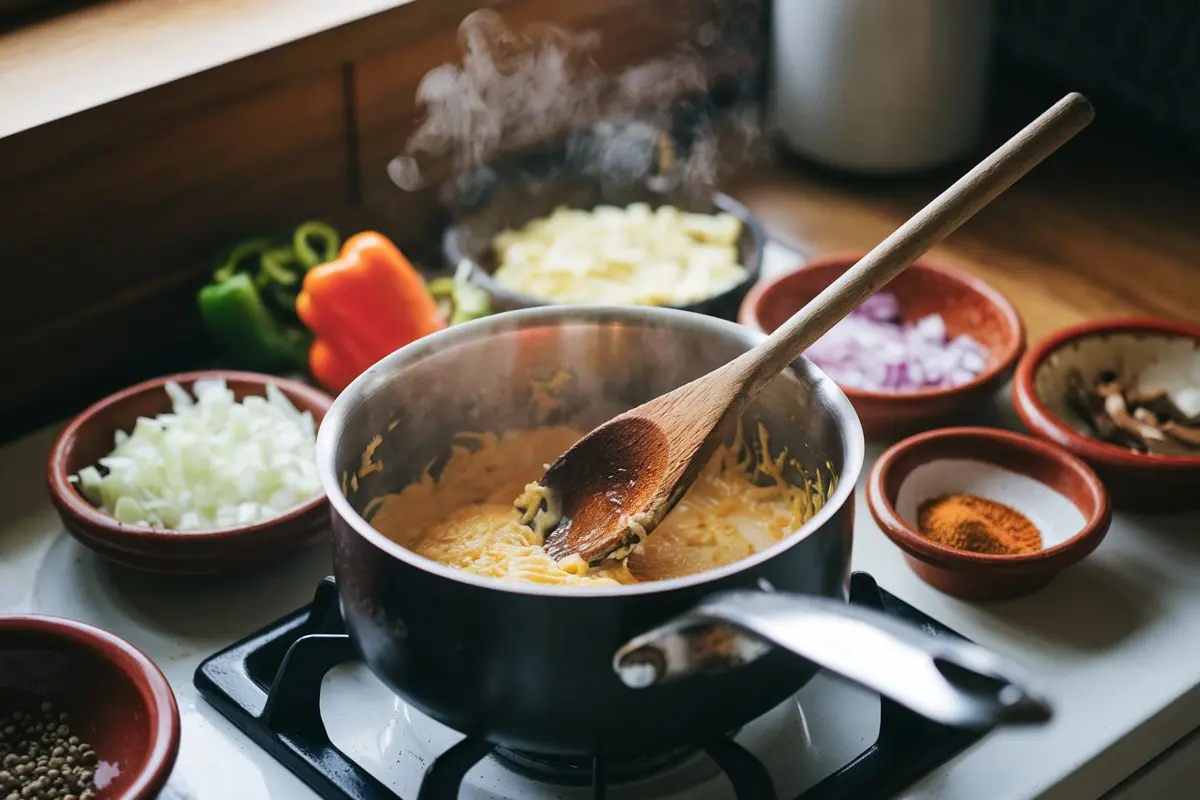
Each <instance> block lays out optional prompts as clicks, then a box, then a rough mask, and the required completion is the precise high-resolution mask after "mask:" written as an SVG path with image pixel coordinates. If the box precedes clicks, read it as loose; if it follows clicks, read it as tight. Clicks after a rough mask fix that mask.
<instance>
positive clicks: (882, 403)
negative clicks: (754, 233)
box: [738, 253, 1025, 441]
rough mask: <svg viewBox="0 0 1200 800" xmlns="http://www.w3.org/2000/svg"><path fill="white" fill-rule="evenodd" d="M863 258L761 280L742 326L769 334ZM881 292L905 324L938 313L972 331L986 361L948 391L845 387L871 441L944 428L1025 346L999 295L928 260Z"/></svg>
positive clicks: (990, 390)
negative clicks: (892, 298)
mask: <svg viewBox="0 0 1200 800" xmlns="http://www.w3.org/2000/svg"><path fill="white" fill-rule="evenodd" d="M863 255H865V254H864V253H838V254H833V255H826V256H821V257H819V258H816V259H813V260H812V261H809V262H807V263H806V264H804V265H803V266H801V267H800V268H799V269H796V270H794V271H792V272H789V273H787V274H784V275H781V276H779V277H778V278H776V279H775V280H772V281H764V282H762V283H759V284H758V285H756V286H755V287H754V288H753V289H751V290H750V292H749V294H747V295H746V299H745V300H744V301H742V307H741V311H740V313H739V314H738V321H739V322H740V323H742V324H743V325H746V326H747V327H750V328H753V329H755V330H758V331H762V332H764V333H771V332H772V331H774V330H775V329H776V328H778V327H779V326H780V325H782V324H783V323H784V322H785V321H786V320H787V319H788V318H789V317H791V316H792V314H794V313H796V312H797V311H798V310H800V308H801V307H803V306H804V305H805V304H806V303H808V301H810V300H812V299H813V298H814V297H816V296H817V295H818V294H820V293H821V291H822V290H823V289H825V287H827V286H828V285H829V284H831V283H833V282H834V281H835V280H836V279H837V278H838V277H839V276H840V275H841V274H842V273H843V272H845V271H846V270H847V269H849V268H850V267H851V266H853V265H854V264H855V263H857V261H858V259H859V258H861V257H862V256H863ZM882 291H885V292H890V293H891V294H894V295H895V296H896V299H897V300H898V301H899V304H900V314H901V316H902V317H903V319H904V321H905V322H906V323H907V322H915V321H917V320H919V319H920V318H922V317H924V316H928V315H929V314H940V315H941V316H942V318H943V319H944V320H945V322H946V329H947V332H948V334H949V335H950V336H951V337H954V336H957V335H959V334H962V333H966V334H970V335H971V336H972V337H974V339H975V340H976V341H978V342H979V343H980V344H981V345H983V346H984V347H985V348H987V351H988V361H987V365H986V366H985V367H984V370H983V372H981V373H980V374H979V375H978V376H976V377H975V379H974V380H972V381H970V382H969V383H965V384H963V385H961V386H955V387H953V388H949V389H926V390H922V391H917V392H872V391H867V390H864V389H855V388H852V387H847V386H842V387H841V389H842V391H843V392H845V393H846V397H848V398H849V399H850V402H851V404H853V406H854V410H855V411H857V412H858V417H859V419H860V420H862V426H863V433H864V434H865V435H866V437H867V438H868V439H873V440H876V441H881V440H883V441H886V440H894V439H896V438H898V437H900V436H905V435H907V434H910V433H914V432H916V431H920V430H926V429H928V428H931V427H934V426H937V425H943V424H945V423H946V421H947V418H949V417H953V416H954V415H955V414H958V413H960V412H962V411H964V410H965V409H967V408H969V407H971V406H972V405H974V404H976V403H978V402H980V401H982V400H985V399H987V398H988V397H990V396H991V395H993V394H995V393H996V392H997V391H998V390H999V389H1000V387H1002V386H1003V385H1004V383H1005V382H1006V381H1008V379H1009V377H1010V376H1011V375H1012V372H1013V368H1014V367H1015V365H1016V363H1017V359H1018V358H1020V356H1021V353H1022V352H1023V351H1024V349H1025V327H1024V325H1023V324H1022V323H1021V318H1020V316H1018V314H1017V311H1016V309H1015V308H1013V305H1012V303H1010V302H1009V301H1008V300H1007V299H1006V298H1005V297H1004V295H1002V294H1000V292H998V291H996V290H995V289H993V288H992V287H991V286H988V285H987V284H986V283H984V282H983V281H981V280H979V279H978V278H975V277H973V276H971V275H968V274H966V273H964V272H960V271H958V270H954V269H950V268H949V267H943V266H939V265H937V264H935V263H932V262H929V261H924V260H920V261H916V262H914V263H913V264H912V266H910V267H909V268H908V269H906V270H904V272H901V273H900V275H899V276H897V277H896V278H895V279H894V280H893V281H892V282H891V283H889V284H888V285H887V286H886V287H885V288H884V289H883V290H882Z"/></svg>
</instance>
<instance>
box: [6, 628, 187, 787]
mask: <svg viewBox="0 0 1200 800" xmlns="http://www.w3.org/2000/svg"><path fill="white" fill-rule="evenodd" d="M0 698H2V700H0V703H2V705H0V713H4V714H5V716H7V714H8V713H10V712H11V711H13V710H22V711H39V709H40V704H41V703H42V702H49V703H51V704H52V706H53V709H54V711H55V712H56V713H59V712H62V713H66V714H67V715H68V717H69V718H68V720H67V723H66V724H67V725H69V726H70V728H71V734H72V735H75V736H78V737H79V738H80V740H82V742H84V743H87V744H88V745H91V747H92V749H93V750H94V751H95V753H96V756H97V758H98V760H99V762H102V764H103V765H104V766H101V765H100V764H98V765H97V766H98V769H97V770H96V777H97V783H98V784H99V783H101V782H102V781H103V782H104V785H103V786H100V787H98V788H100V792H99V796H100V797H102V798H105V799H106V800H143V799H144V798H152V797H156V796H157V795H158V792H159V790H160V789H162V787H163V785H164V784H165V783H166V782H167V778H168V777H169V776H170V774H171V769H172V767H174V765H175V757H176V755H177V754H178V753H179V710H178V708H177V707H176V705H175V695H174V693H173V692H172V691H171V686H170V684H168V683H167V679H166V678H165V677H163V674H162V672H161V671H160V670H159V669H158V667H156V666H155V665H154V662H153V661H151V660H150V659H149V658H147V657H146V656H145V655H144V654H143V653H142V652H141V651H140V650H138V649H137V648H136V647H134V646H133V645H131V644H129V643H128V642H126V641H124V640H123V639H119V638H118V637H116V636H113V635H112V634H111V633H108V632H106V631H102V630H100V629H99V628H94V627H92V626H91V625H85V624H83V623H82V622H75V621H73V620H68V619H60V618H58V617H47V616H38V615H13V616H0Z"/></svg>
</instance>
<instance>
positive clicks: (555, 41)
mask: <svg viewBox="0 0 1200 800" xmlns="http://www.w3.org/2000/svg"><path fill="white" fill-rule="evenodd" d="M729 1H730V0H723V2H729ZM734 2H735V4H736V2H737V0H734ZM742 4H743V5H747V4H746V3H745V1H744V0H743V1H742ZM749 5H754V4H753V3H751V4H749ZM718 38H719V31H718V28H717V26H716V24H714V23H712V22H709V23H707V24H705V25H703V26H701V28H700V31H699V33H698V34H697V36H696V41H695V42H694V43H685V44H683V45H681V46H680V47H679V48H678V51H677V52H674V53H671V54H669V55H668V56H665V57H663V58H661V59H657V60H654V61H650V62H646V63H641V64H637V65H635V66H632V67H630V68H628V69H626V70H624V71H621V72H619V73H617V74H613V75H609V74H606V73H604V72H603V71H602V70H601V69H600V68H599V67H598V66H597V64H596V62H595V60H594V55H595V54H596V52H597V51H598V49H599V47H600V45H601V37H600V36H599V35H598V34H597V33H595V32H592V31H585V32H579V33H577V32H570V31H567V30H564V29H562V28H558V27H554V26H550V25H537V26H529V27H527V28H524V29H522V30H520V31H514V30H512V29H510V28H509V27H508V26H507V25H506V24H505V22H504V20H503V19H502V18H501V16H500V15H499V14H498V13H496V12H495V11H492V10H487V9H484V10H479V11H475V12H473V13H472V14H470V15H469V16H468V17H467V18H466V19H464V20H463V22H462V24H461V25H460V27H459V35H458V40H459V47H460V53H461V56H460V60H459V62H458V63H457V64H443V65H441V66H439V67H436V68H434V69H432V70H430V71H429V72H428V73H427V74H426V75H425V77H424V78H422V80H421V82H420V84H419V85H418V87H417V94H416V103H417V107H418V108H419V109H421V110H423V111H424V114H425V116H424V118H423V119H422V121H421V123H420V125H419V126H418V128H417V129H416V131H414V132H413V134H412V136H411V137H410V138H409V139H408V141H407V143H406V144H405V147H404V150H403V153H402V155H400V156H398V157H396V158H394V159H393V160H392V161H391V163H389V164H388V175H389V177H390V178H391V180H392V181H393V182H394V183H395V184H396V185H397V186H399V187H400V188H401V189H403V190H405V191H417V190H419V189H421V188H423V187H425V186H426V185H428V184H429V183H432V182H435V177H436V175H437V173H441V172H443V170H445V168H446V164H447V162H448V164H449V168H450V170H451V173H450V174H451V175H452V176H453V177H452V178H451V180H450V181H449V182H448V183H447V184H446V185H445V186H444V187H443V200H445V201H446V202H448V203H451V204H454V203H458V202H462V201H464V200H466V201H467V202H469V201H470V198H471V197H472V196H473V195H476V194H478V193H479V192H480V191H481V190H483V189H485V188H486V187H487V186H488V185H490V184H491V183H492V182H493V181H494V180H495V179H496V177H497V176H496V174H495V172H494V171H493V170H492V169H491V167H490V165H492V164H493V163H494V162H495V161H496V160H497V158H498V157H503V156H507V155H510V154H513V153H522V152H530V151H533V150H535V149H536V148H538V147H541V146H545V145H546V144H547V143H550V142H560V143H565V149H566V157H565V158H566V160H565V163H564V164H561V166H563V167H567V168H569V169H571V170H575V171H579V172H582V173H583V174H587V175H592V176H596V177H598V178H601V179H602V180H603V181H606V182H615V183H633V182H643V183H646V184H648V185H650V186H651V187H652V188H654V189H656V190H660V191H662V190H666V189H668V188H670V187H671V186H676V187H678V186H680V185H682V186H684V187H692V188H700V187H708V188H711V187H712V186H713V185H714V184H715V183H716V181H717V179H718V177H719V174H720V171H721V169H720V168H721V167H727V166H731V165H732V160H731V158H730V156H729V155H727V154H723V153H722V147H721V146H720V145H722V144H727V145H728V144H731V145H732V149H735V150H737V151H738V153H739V157H740V158H748V157H752V156H754V155H756V154H757V152H758V151H757V148H756V145H757V144H758V143H759V141H760V136H759V121H758V110H757V108H754V109H749V110H747V109H742V110H739V111H737V112H735V113H732V114H725V115H722V116H720V117H718V115H716V114H715V113H714V111H713V109H712V107H711V103H710V102H709V101H708V99H707V92H708V91H709V89H710V88H711V83H712V81H713V77H714V73H715V72H716V71H718V70H719V69H721V68H722V67H723V68H724V69H725V70H726V71H728V70H729V67H730V66H731V64H730V63H729V59H728V58H727V57H726V58H725V60H724V63H722V62H721V59H714V58H713V57H712V55H711V53H710V54H707V55H706V56H702V55H701V53H700V52H699V50H698V49H697V48H700V49H710V50H711V46H712V45H713V43H714V42H716V41H717V40H718ZM726 51H728V52H732V51H730V50H729V48H726ZM736 68H740V66H736ZM681 109H682V115H683V116H685V117H686V118H685V119H682V120H681V119H680V117H681ZM730 134H732V137H731V136H730ZM726 140H729V141H726ZM726 149H729V148H728V147H727V148H726Z"/></svg>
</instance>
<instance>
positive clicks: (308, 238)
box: [292, 220, 340, 269]
mask: <svg viewBox="0 0 1200 800" xmlns="http://www.w3.org/2000/svg"><path fill="white" fill-rule="evenodd" d="M339 239H340V237H339V236H338V232H337V231H335V230H334V229H333V228H332V227H331V226H329V225H326V224H325V223H324V222H317V221H315V220H312V221H309V222H304V223H301V224H300V226H299V227H298V228H296V232H295V233H294V234H292V251H293V252H294V253H295V255H296V259H297V260H298V261H299V262H300V263H301V265H303V266H304V268H305V269H312V268H313V267H315V266H317V265H318V264H327V263H329V262H330V261H333V259H335V258H337V254H338V247H339V246H340V244H339ZM314 240H315V243H316V246H315V247H314V246H313V242H314Z"/></svg>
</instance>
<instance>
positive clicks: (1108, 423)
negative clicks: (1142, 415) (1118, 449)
mask: <svg viewBox="0 0 1200 800" xmlns="http://www.w3.org/2000/svg"><path fill="white" fill-rule="evenodd" d="M1067 404H1068V405H1069V406H1070V407H1071V410H1072V411H1074V412H1075V413H1076V415H1078V416H1079V418H1080V419H1082V420H1083V421H1084V422H1085V423H1087V425H1088V427H1090V428H1091V429H1092V432H1093V433H1094V434H1095V435H1096V438H1098V439H1102V440H1104V441H1106V442H1112V443H1113V444H1119V445H1121V446H1127V445H1126V442H1125V437H1124V435H1123V434H1122V433H1121V431H1120V429H1118V428H1117V426H1116V425H1115V424H1113V421H1112V419H1110V418H1109V416H1108V415H1107V414H1106V413H1105V411H1104V400H1103V399H1102V398H1101V397H1100V395H1098V394H1096V392H1094V391H1092V390H1091V389H1089V388H1088V387H1087V385H1086V384H1085V383H1084V381H1083V375H1081V374H1080V372H1079V370H1076V369H1073V370H1071V371H1070V372H1069V373H1067Z"/></svg>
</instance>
